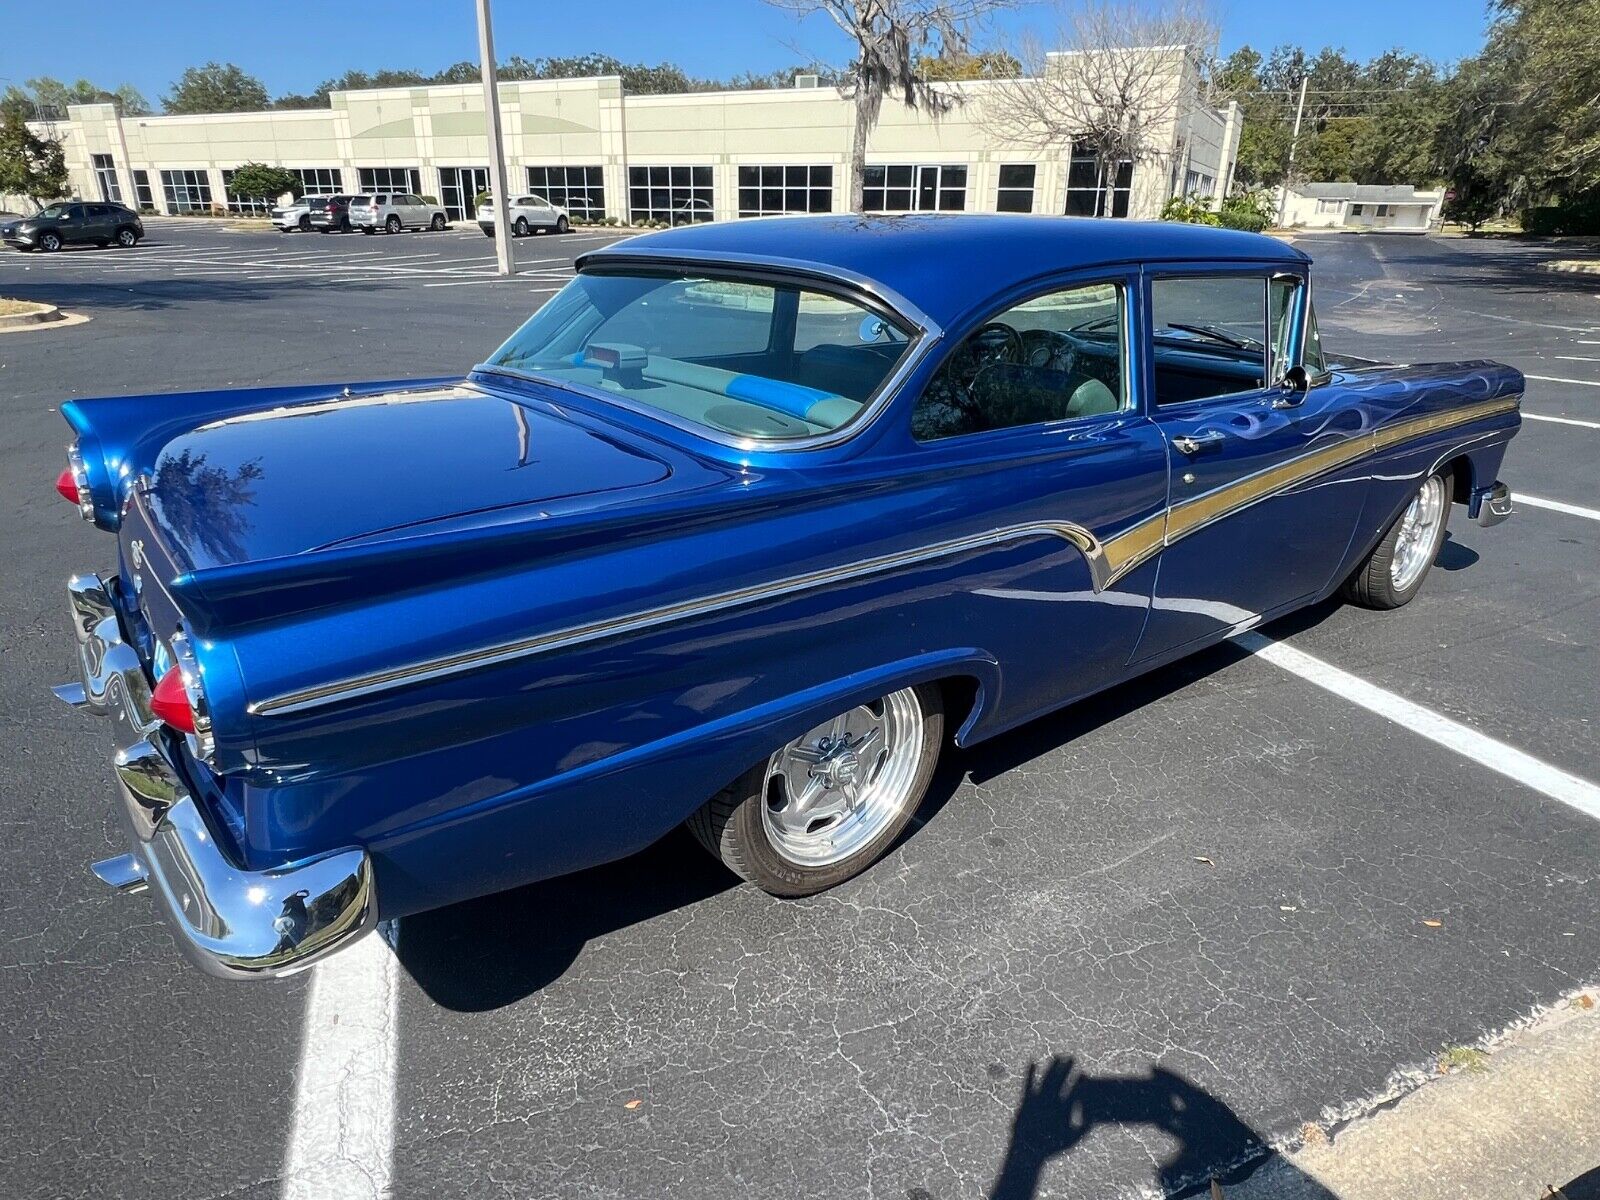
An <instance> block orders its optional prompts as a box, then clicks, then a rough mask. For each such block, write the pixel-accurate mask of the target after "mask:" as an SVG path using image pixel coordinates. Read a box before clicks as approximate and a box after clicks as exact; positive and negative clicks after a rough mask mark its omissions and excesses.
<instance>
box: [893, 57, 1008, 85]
mask: <svg viewBox="0 0 1600 1200" xmlns="http://www.w3.org/2000/svg"><path fill="white" fill-rule="evenodd" d="M917 70H918V71H919V72H920V73H921V74H922V77H923V78H924V79H940V80H948V81H950V82H952V83H959V82H962V81H964V80H968V79H1015V78H1016V77H1017V76H1019V75H1021V74H1022V63H1021V62H1019V61H1018V59H1017V56H1016V55H1015V54H1012V53H1010V52H1009V51H1007V50H979V51H977V52H976V53H973V54H951V53H945V54H940V55H938V56H937V57H934V58H924V59H919V60H918V61H917Z"/></svg>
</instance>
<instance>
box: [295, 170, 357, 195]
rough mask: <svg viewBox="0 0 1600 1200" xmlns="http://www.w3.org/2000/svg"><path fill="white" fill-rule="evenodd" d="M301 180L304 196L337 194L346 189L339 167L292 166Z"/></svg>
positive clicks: (301, 192) (301, 191)
mask: <svg viewBox="0 0 1600 1200" xmlns="http://www.w3.org/2000/svg"><path fill="white" fill-rule="evenodd" d="M289 170H291V171H292V172H294V174H295V175H296V176H298V177H299V180H300V194H301V195H302V196H337V195H338V194H339V193H340V192H342V191H344V181H343V179H341V177H340V171H339V168H338V167H290V168H289Z"/></svg>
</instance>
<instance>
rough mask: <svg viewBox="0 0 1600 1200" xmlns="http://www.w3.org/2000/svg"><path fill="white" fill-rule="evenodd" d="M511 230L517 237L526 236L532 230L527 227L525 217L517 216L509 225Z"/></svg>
mask: <svg viewBox="0 0 1600 1200" xmlns="http://www.w3.org/2000/svg"><path fill="white" fill-rule="evenodd" d="M511 232H512V233H513V234H514V235H515V236H517V237H527V236H528V235H529V234H530V233H532V232H533V230H532V229H530V228H529V227H528V218H527V217H518V218H517V219H516V221H515V222H514V223H513V224H512V226H511Z"/></svg>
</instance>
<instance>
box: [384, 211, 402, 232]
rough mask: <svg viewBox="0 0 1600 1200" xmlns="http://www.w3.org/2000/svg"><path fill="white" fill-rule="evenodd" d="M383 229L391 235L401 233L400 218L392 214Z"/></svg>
mask: <svg viewBox="0 0 1600 1200" xmlns="http://www.w3.org/2000/svg"><path fill="white" fill-rule="evenodd" d="M383 227H384V229H385V230H387V231H388V232H389V233H399V232H400V218H399V217H397V216H395V215H394V214H393V213H390V214H389V219H388V220H387V221H385V222H384V223H383Z"/></svg>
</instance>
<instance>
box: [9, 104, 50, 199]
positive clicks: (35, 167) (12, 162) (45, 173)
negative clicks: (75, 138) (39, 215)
mask: <svg viewBox="0 0 1600 1200" xmlns="http://www.w3.org/2000/svg"><path fill="white" fill-rule="evenodd" d="M66 193H67V163H66V157H65V156H64V155H63V154H62V152H61V143H60V142H56V141H52V140H51V139H50V138H46V137H40V136H39V135H38V134H36V133H34V132H33V131H32V130H31V129H29V128H28V123H27V121H26V120H25V119H24V118H23V117H22V115H21V114H20V113H16V112H7V113H6V114H5V115H4V117H3V118H0V194H5V195H12V196H26V197H27V198H28V199H29V200H31V201H33V203H34V206H35V207H42V206H43V204H44V202H45V201H46V200H55V199H57V198H58V197H60V196H64V195H66Z"/></svg>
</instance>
